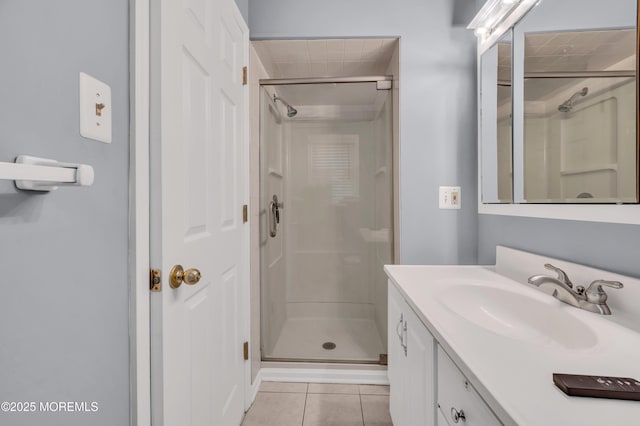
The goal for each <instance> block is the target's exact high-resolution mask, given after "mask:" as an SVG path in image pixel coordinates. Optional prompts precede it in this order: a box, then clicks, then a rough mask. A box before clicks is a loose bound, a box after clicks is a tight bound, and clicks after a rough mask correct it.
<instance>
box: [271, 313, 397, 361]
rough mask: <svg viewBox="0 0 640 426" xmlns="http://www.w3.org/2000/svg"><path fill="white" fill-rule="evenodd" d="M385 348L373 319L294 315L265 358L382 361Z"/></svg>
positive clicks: (276, 359) (272, 359) (273, 359)
mask: <svg viewBox="0 0 640 426" xmlns="http://www.w3.org/2000/svg"><path fill="white" fill-rule="evenodd" d="M385 352H386V351H385V350H384V346H383V344H382V339H381V338H380V333H379V332H378V329H377V327H376V325H375V322H374V321H373V320H366V319H348V318H338V319H336V318H291V319H288V320H287V321H286V322H285V324H284V327H283V328H282V332H281V333H280V337H279V338H278V340H277V342H276V344H275V346H274V348H273V351H272V352H271V353H270V354H265V356H264V360H265V361H281V360H286V361H322V362H362V363H378V362H379V359H380V354H381V353H385Z"/></svg>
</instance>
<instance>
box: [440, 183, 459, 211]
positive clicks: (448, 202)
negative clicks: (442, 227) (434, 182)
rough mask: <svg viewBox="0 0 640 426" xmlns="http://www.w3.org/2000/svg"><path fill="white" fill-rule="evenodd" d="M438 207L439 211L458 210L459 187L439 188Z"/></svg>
mask: <svg viewBox="0 0 640 426" xmlns="http://www.w3.org/2000/svg"><path fill="white" fill-rule="evenodd" d="M439 195H440V197H439V202H438V206H439V207H440V208H441V209H459V208H460V205H461V203H460V187H459V186H441V187H440V191H439Z"/></svg>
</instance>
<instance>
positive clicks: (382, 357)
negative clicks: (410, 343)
mask: <svg viewBox="0 0 640 426" xmlns="http://www.w3.org/2000/svg"><path fill="white" fill-rule="evenodd" d="M378 364H380V365H387V364H388V358H387V354H380V359H379V361H378Z"/></svg>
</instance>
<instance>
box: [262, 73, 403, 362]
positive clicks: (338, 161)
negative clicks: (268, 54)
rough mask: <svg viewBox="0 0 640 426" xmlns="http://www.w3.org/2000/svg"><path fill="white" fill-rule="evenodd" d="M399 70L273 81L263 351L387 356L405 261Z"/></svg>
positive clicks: (266, 135) (265, 146) (265, 143)
mask: <svg viewBox="0 0 640 426" xmlns="http://www.w3.org/2000/svg"><path fill="white" fill-rule="evenodd" d="M390 87H391V81H390V78H387V77H375V78H371V77H368V78H355V77H354V78H348V79H344V78H343V79H313V80H263V81H261V87H260V288H261V316H262V318H261V324H262V326H261V328H262V331H261V333H262V338H261V342H262V348H261V350H262V359H263V360H279V361H321V362H351V363H353V362H356V363H378V362H379V361H380V355H381V354H386V352H387V350H386V342H387V336H386V327H387V326H386V324H387V319H386V317H387V308H386V306H387V293H386V278H385V274H384V271H383V265H385V264H388V263H392V261H393V232H392V229H393V202H392V200H393V193H392V191H393V184H392V183H393V178H392V177H393V173H392V164H393V161H392V152H393V150H392V146H393V143H392V140H393V135H392V125H393V120H392V111H393V105H392V90H389V89H390Z"/></svg>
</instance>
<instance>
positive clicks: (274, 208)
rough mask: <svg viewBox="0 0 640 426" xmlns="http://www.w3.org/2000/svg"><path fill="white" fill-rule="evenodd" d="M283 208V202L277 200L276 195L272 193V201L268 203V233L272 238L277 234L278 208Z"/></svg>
mask: <svg viewBox="0 0 640 426" xmlns="http://www.w3.org/2000/svg"><path fill="white" fill-rule="evenodd" d="M282 208H284V204H283V203H282V202H281V201H278V196H277V195H275V194H274V196H273V198H272V201H271V202H270V203H269V213H270V216H271V217H270V220H269V235H270V236H271V237H272V238H275V236H276V235H277V234H278V224H279V223H280V209H282Z"/></svg>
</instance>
